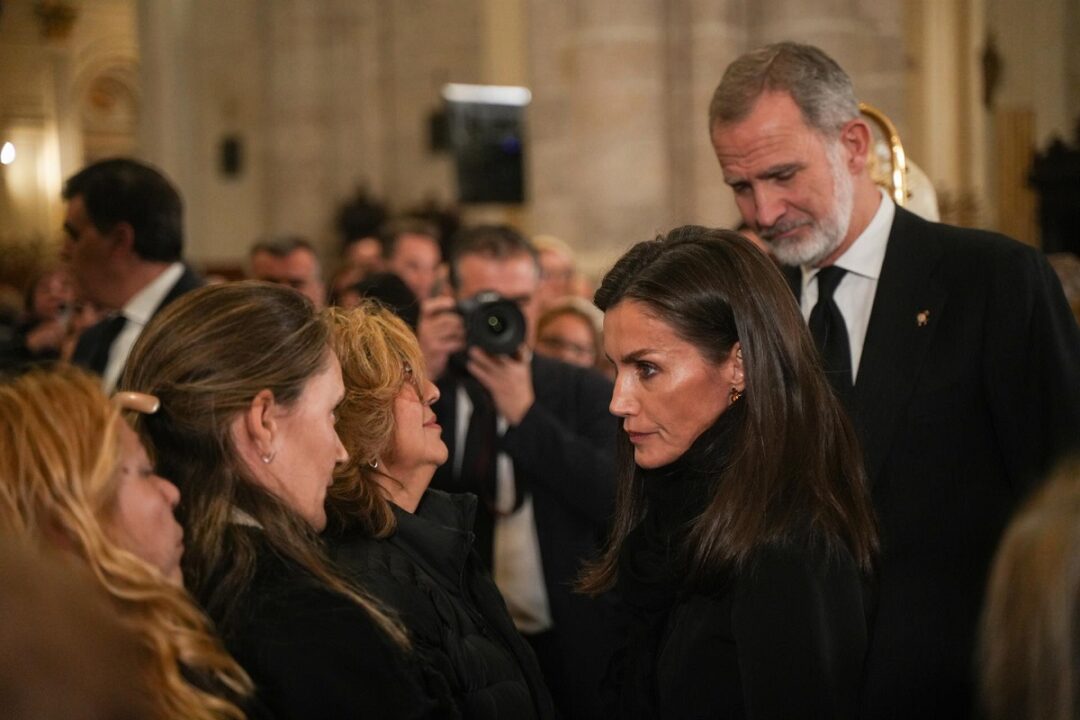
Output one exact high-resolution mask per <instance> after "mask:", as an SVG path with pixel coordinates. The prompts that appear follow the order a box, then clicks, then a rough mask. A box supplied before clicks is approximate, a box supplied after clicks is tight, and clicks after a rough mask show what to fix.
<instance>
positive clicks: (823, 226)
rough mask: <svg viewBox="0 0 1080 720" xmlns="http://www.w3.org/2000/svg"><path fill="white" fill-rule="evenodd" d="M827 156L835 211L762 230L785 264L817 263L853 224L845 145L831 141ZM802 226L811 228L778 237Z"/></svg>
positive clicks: (851, 186) (851, 185) (851, 183)
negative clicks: (844, 154)
mask: <svg viewBox="0 0 1080 720" xmlns="http://www.w3.org/2000/svg"><path fill="white" fill-rule="evenodd" d="M825 155H826V158H827V159H828V161H829V173H830V175H832V182H833V205H832V212H830V213H829V214H828V215H827V216H825V217H824V218H822V219H820V220H818V221H808V220H797V221H793V222H787V223H784V222H780V223H777V224H776V225H773V226H772V227H770V228H766V229H762V230H761V231H760V232H759V234H760V235H761V239H762V240H764V241H765V242H766V243H767V244H768V246H769V249H770V250H771V251H772V254H773V255H774V256H776V259H777V260H779V261H780V262H781V263H783V264H784V265H793V266H799V265H817V264H818V263H819V262H821V261H822V260H824V259H825V258H827V257H829V255H831V254H832V252H833V251H834V250H836V248H838V247H840V244H841V243H842V242H843V241H844V236H845V235H847V231H848V227H849V226H850V225H851V211H852V209H853V208H854V207H855V182H854V180H853V179H852V177H851V173H849V172H848V171H847V168H845V167H844V162H843V146H842V145H841V144H840V143H839V142H834V143H829V145H828V146H826V148H825ZM799 226H807V227H808V230H807V231H806V232H805V233H803V234H802V235H798V236H794V237H790V238H780V239H775V238H776V236H777V235H782V234H783V233H785V232H787V231H789V230H791V229H793V228H796V227H799Z"/></svg>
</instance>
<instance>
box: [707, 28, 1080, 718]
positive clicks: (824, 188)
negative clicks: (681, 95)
mask: <svg viewBox="0 0 1080 720" xmlns="http://www.w3.org/2000/svg"><path fill="white" fill-rule="evenodd" d="M709 129H710V134H711V139H712V144H713V148H714V149H715V151H716V155H717V158H718V159H719V161H720V165H721V168H722V170H723V173H724V180H725V181H726V182H727V184H728V185H730V186H731V188H732V190H733V191H734V193H735V200H736V203H737V204H738V207H739V210H740V212H741V214H742V216H743V218H744V219H745V221H746V222H747V223H748V225H749V226H750V227H751V228H752V229H753V230H755V231H757V233H758V234H759V235H760V236H761V238H762V239H763V240H764V241H765V242H766V243H767V245H768V247H769V249H770V250H771V252H772V253H773V255H774V256H775V257H776V258H777V259H778V260H779V261H780V262H781V263H782V264H784V265H786V266H789V273H788V277H789V280H790V281H791V282H792V285H793V288H794V290H795V292H796V296H797V297H798V298H799V300H800V303H801V305H802V310H803V313H804V315H805V316H806V317H807V320H808V322H809V324H810V328H811V332H812V334H813V335H814V337H815V340H816V341H817V343H818V346H819V348H820V349H821V351H822V358H823V362H824V364H825V366H826V372H827V373H828V375H829V378H830V380H831V381H832V383H833V386H834V387H835V388H836V390H837V393H838V394H839V395H840V396H841V397H842V398H843V400H844V403H845V405H846V407H847V409H848V411H849V413H850V414H851V417H852V419H853V421H854V423H855V426H856V428H857V430H858V433H859V435H860V439H861V441H862V444H863V450H864V454H865V459H866V467H867V471H868V473H869V475H870V478H871V481H872V483H873V493H874V501H875V506H876V509H877V512H878V517H879V520H880V523H881V531H882V542H883V557H882V558H881V564H880V572H879V574H878V577H877V589H878V602H877V609H876V614H875V618H874V620H873V626H872V628H871V639H870V649H869V653H868V657H867V664H866V670H865V672H866V683H865V690H864V701H863V715H864V717H867V718H915V717H918V718H950V719H955V718H966V717H970V716H971V714H972V712H973V696H972V682H971V678H972V675H973V664H972V658H973V647H974V639H975V628H976V622H977V618H978V613H979V609H980V605H981V599H982V594H983V589H984V584H985V579H986V571H987V567H988V564H989V562H990V559H991V557H992V555H993V552H994V549H995V546H996V544H997V541H998V538H999V536H1000V534H1001V531H1002V529H1003V527H1004V525H1005V523H1006V521H1007V519H1008V518H1009V515H1010V513H1011V512H1012V511H1013V510H1014V509H1015V508H1016V505H1017V502H1018V501H1019V500H1020V499H1021V498H1023V497H1024V495H1026V494H1027V492H1028V491H1029V489H1030V488H1031V487H1032V485H1033V484H1034V483H1036V482H1037V481H1038V479H1039V477H1040V476H1041V475H1042V474H1043V473H1044V472H1045V471H1046V469H1047V468H1048V466H1049V465H1050V464H1051V463H1053V462H1054V461H1055V460H1056V459H1057V458H1059V457H1060V456H1061V454H1062V453H1064V452H1066V451H1067V450H1069V449H1071V448H1072V447H1075V446H1076V444H1077V442H1078V441H1080V331H1078V329H1077V325H1076V321H1075V320H1074V319H1073V318H1072V317H1071V315H1070V314H1069V310H1068V307H1067V306H1066V304H1065V301H1064V298H1063V296H1062V292H1061V287H1060V285H1059V283H1058V281H1057V279H1056V278H1055V276H1054V274H1053V272H1052V271H1051V270H1050V267H1049V265H1048V264H1047V262H1046V261H1045V259H1044V258H1043V256H1042V254H1041V253H1039V252H1038V251H1036V250H1034V249H1033V248H1030V247H1027V246H1024V245H1021V244H1020V243H1017V242H1015V241H1012V240H1010V239H1008V238H1005V237H1002V236H1000V235H995V234H992V233H988V232H982V231H976V230H966V229H961V228H955V227H949V226H946V225H939V224H935V223H930V222H926V221H924V220H922V219H920V218H918V217H916V216H915V215H913V214H911V213H909V212H907V211H905V210H904V209H903V208H900V207H896V205H894V203H893V201H892V200H891V199H890V198H889V197H888V196H887V195H886V194H885V193H884V192H883V191H881V190H880V189H879V188H878V187H877V186H876V185H875V184H874V182H873V180H872V179H871V178H870V175H869V171H868V166H867V161H868V153H869V152H870V146H871V135H870V129H869V127H868V126H867V124H866V123H865V122H864V121H863V120H862V119H861V118H860V115H859V110H858V105H857V102H856V100H855V94H854V90H853V88H852V84H851V80H850V79H849V78H848V76H847V75H846V74H845V73H844V71H843V70H842V69H841V68H840V67H839V65H837V64H836V63H835V62H834V61H833V60H832V59H831V58H829V57H828V56H827V55H825V54H824V53H823V52H821V51H820V50H818V49H817V48H813V47H809V46H804V45H797V44H793V43H780V44H777V45H771V46H768V47H765V48H761V49H759V50H756V51H754V52H751V53H748V54H747V55H744V56H742V57H740V58H739V59H737V60H736V61H735V62H734V63H733V64H732V65H731V66H730V67H729V68H728V70H727V71H726V73H725V74H724V78H723V80H722V81H721V83H720V85H719V87H718V88H717V90H716V92H715V94H714V96H713V99H712V104H711V107H710V112H709Z"/></svg>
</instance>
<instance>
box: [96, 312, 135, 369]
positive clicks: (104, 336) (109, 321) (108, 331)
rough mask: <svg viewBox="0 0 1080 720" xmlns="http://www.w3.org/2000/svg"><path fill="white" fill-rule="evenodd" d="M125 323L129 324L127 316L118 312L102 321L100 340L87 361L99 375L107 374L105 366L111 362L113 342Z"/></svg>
mask: <svg viewBox="0 0 1080 720" xmlns="http://www.w3.org/2000/svg"><path fill="white" fill-rule="evenodd" d="M125 324H127V318H126V317H124V314H123V313H116V314H115V315H113V316H112V317H110V318H106V319H105V320H102V321H101V338H100V342H99V343H98V344H97V347H95V348H94V353H93V355H91V357H90V360H89V361H88V362H87V367H88V368H89V369H90V370H92V371H94V372H95V373H97V374H98V375H104V374H105V367H106V366H107V365H108V364H109V352H110V351H111V350H112V346H113V342H115V341H116V338H117V336H119V335H120V332H121V331H122V330H123V329H124V325H125Z"/></svg>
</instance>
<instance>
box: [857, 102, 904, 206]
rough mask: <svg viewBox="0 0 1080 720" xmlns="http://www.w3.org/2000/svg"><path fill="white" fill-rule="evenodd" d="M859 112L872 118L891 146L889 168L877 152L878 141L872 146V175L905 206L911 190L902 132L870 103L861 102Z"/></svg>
mask: <svg viewBox="0 0 1080 720" xmlns="http://www.w3.org/2000/svg"><path fill="white" fill-rule="evenodd" d="M859 112H860V113H862V114H863V115H865V116H866V117H867V118H869V119H870V120H872V121H873V122H874V124H875V125H877V126H878V129H879V130H881V133H882V135H883V136H884V137H885V142H886V143H887V144H888V146H889V158H890V161H889V169H888V170H885V169H884V168H882V167H881V166H882V165H883V164H884V163H883V162H882V160H881V158H879V157H878V154H877V152H876V143H875V145H874V146H871V148H870V175H871V176H872V177H873V178H874V182H876V183H877V184H878V185H880V186H882V187H883V188H885V189H886V190H887V191H888V192H889V194H890V195H891V196H892V199H893V200H894V201H895V202H896V204H897V205H899V206H900V207H903V206H904V205H906V204H907V201H908V198H909V197H911V192H910V191H909V190H908V169H907V154H906V153H905V152H904V144H903V143H902V142H900V133H899V132H897V130H896V125H894V124H893V122H892V120H890V119H889V117H888V116H887V115H886V114H885V113H883V112H881V111H880V110H878V109H877V108H876V107H874V106H873V105H870V104H869V103H864V102H861V103H859Z"/></svg>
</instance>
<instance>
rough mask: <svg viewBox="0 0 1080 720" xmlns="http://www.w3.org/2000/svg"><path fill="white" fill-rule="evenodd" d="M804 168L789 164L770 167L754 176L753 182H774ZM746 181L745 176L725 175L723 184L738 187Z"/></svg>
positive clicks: (802, 165)
mask: <svg viewBox="0 0 1080 720" xmlns="http://www.w3.org/2000/svg"><path fill="white" fill-rule="evenodd" d="M805 167H806V164H805V163H799V162H791V163H783V164H782V165H772V166H770V167H767V168H765V169H764V170H762V171H761V172H760V173H758V174H757V175H754V179H755V180H775V179H776V178H778V177H780V176H782V175H789V174H791V173H793V172H796V171H797V170H802V169H803V168H805ZM746 181H747V177H746V176H745V175H725V176H724V182H725V183H726V184H728V185H738V184H740V183H744V182H746Z"/></svg>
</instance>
